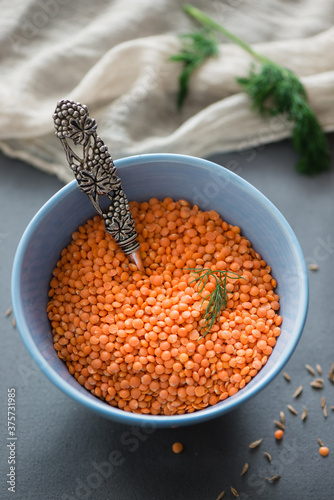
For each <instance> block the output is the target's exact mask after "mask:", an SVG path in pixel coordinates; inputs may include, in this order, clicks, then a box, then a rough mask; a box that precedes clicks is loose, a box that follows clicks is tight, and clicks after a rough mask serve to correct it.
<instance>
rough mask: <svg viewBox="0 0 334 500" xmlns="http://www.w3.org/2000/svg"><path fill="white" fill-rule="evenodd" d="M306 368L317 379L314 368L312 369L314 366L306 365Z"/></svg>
mask: <svg viewBox="0 0 334 500" xmlns="http://www.w3.org/2000/svg"><path fill="white" fill-rule="evenodd" d="M305 368H306V370H307V371H308V372H309V373H310V374H311V375H313V377H315V375H316V373H315V370H314V368H312V366H311V365H308V364H306V365H305Z"/></svg>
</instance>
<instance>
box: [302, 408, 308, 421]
mask: <svg viewBox="0 0 334 500" xmlns="http://www.w3.org/2000/svg"><path fill="white" fill-rule="evenodd" d="M306 418H307V409H306V406H304V409H303V413H302V420H306Z"/></svg>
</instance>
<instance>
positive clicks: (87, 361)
mask: <svg viewBox="0 0 334 500" xmlns="http://www.w3.org/2000/svg"><path fill="white" fill-rule="evenodd" d="M130 208H131V211H132V214H133V217H134V220H135V224H136V229H137V233H138V241H139V243H140V251H141V257H142V259H143V264H144V267H145V273H146V274H143V275H142V274H141V273H139V272H138V270H137V268H136V266H135V265H134V264H131V263H129V261H128V259H127V258H126V257H125V255H124V254H123V253H122V252H120V251H119V249H118V247H117V245H116V243H115V242H114V241H113V239H112V238H111V237H110V235H109V234H106V233H105V231H104V224H103V220H102V218H101V217H100V216H95V217H94V218H93V219H90V220H88V221H87V222H86V224H84V225H83V226H80V227H79V228H78V230H77V231H75V232H74V233H73V235H72V241H71V243H70V244H69V246H68V247H67V248H65V249H64V250H63V251H62V253H61V257H60V259H59V261H58V262H57V266H56V268H55V269H54V271H53V278H52V280H51V282H50V290H49V304H48V307H47V312H48V317H49V319H50V322H51V326H52V332H53V340H54V347H55V349H56V351H57V354H58V356H59V357H60V358H61V359H63V360H64V362H65V363H66V365H67V367H68V369H69V371H70V373H71V374H73V376H74V377H75V378H76V379H77V381H78V382H79V383H80V384H81V385H83V386H84V387H86V389H87V390H89V391H90V392H91V393H92V394H93V395H95V396H97V397H98V398H100V399H101V400H104V401H106V402H107V403H108V404H110V405H111V406H114V407H118V408H122V409H124V410H125V411H131V412H134V413H151V414H154V415H159V414H164V415H175V414H183V413H190V412H193V411H196V410H201V409H202V408H206V407H207V406H210V405H214V404H216V403H217V402H219V401H223V400H225V399H226V398H228V397H231V396H233V395H234V394H236V393H237V392H238V391H239V390H240V389H242V388H243V387H244V386H245V385H246V384H247V383H248V382H249V381H250V380H251V379H252V378H253V377H255V376H256V374H257V373H258V372H259V370H261V368H262V367H263V365H265V363H266V362H267V360H268V356H270V354H271V352H272V349H273V348H274V346H275V344H276V338H277V337H278V336H279V335H280V331H281V330H280V325H281V321H282V318H281V316H279V314H278V310H279V296H278V295H277V294H276V293H275V286H276V281H275V280H274V279H273V278H272V276H271V269H270V266H268V265H267V263H266V262H265V261H264V260H262V259H261V256H260V255H259V254H258V253H256V252H255V251H254V250H253V248H252V247H251V243H250V242H249V241H248V240H246V239H245V238H244V237H243V236H242V235H241V232H240V228H238V227H236V226H232V225H230V224H228V223H227V222H225V221H223V220H222V219H221V217H220V216H219V215H218V214H217V213H216V212H214V211H210V212H203V211H201V210H199V208H198V207H197V206H191V205H190V204H189V203H188V202H186V201H185V200H180V201H176V202H174V201H173V200H171V198H166V199H165V200H163V201H158V200H157V199H152V200H150V201H149V202H148V203H147V202H144V203H137V202H131V203H130ZM204 266H205V267H207V268H211V269H212V270H215V269H224V270H226V271H233V272H237V273H238V274H239V275H240V277H242V279H241V278H239V279H231V280H229V279H227V291H228V299H229V300H228V304H227V308H226V309H225V310H224V311H222V312H221V315H220V317H219V318H217V321H216V324H215V325H214V326H213V327H212V329H211V331H210V332H209V333H208V334H207V335H206V336H205V338H202V337H201V330H200V320H201V297H200V296H199V294H198V293H197V290H196V284H194V283H193V284H192V283H191V281H192V276H191V274H190V272H189V271H188V270H186V268H187V267H204ZM214 284H215V282H214V281H213V279H212V280H211V279H210V280H209V281H208V283H207V285H206V287H205V290H206V291H207V292H211V291H212V290H213V287H214Z"/></svg>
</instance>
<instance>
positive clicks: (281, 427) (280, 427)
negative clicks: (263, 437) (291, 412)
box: [274, 420, 285, 431]
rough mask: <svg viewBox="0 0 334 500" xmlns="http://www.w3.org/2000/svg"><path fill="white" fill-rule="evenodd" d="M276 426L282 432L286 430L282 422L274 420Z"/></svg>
mask: <svg viewBox="0 0 334 500" xmlns="http://www.w3.org/2000/svg"><path fill="white" fill-rule="evenodd" d="M274 424H275V425H276V426H277V427H278V428H279V429H282V431H284V430H285V425H284V424H282V422H279V421H278V420H274Z"/></svg>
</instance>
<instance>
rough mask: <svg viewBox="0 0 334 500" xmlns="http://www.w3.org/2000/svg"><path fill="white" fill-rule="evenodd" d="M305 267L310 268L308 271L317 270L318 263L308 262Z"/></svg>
mask: <svg viewBox="0 0 334 500" xmlns="http://www.w3.org/2000/svg"><path fill="white" fill-rule="evenodd" d="M307 268H308V269H309V270H310V271H318V270H319V266H318V264H309V265H308V266H307Z"/></svg>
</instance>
